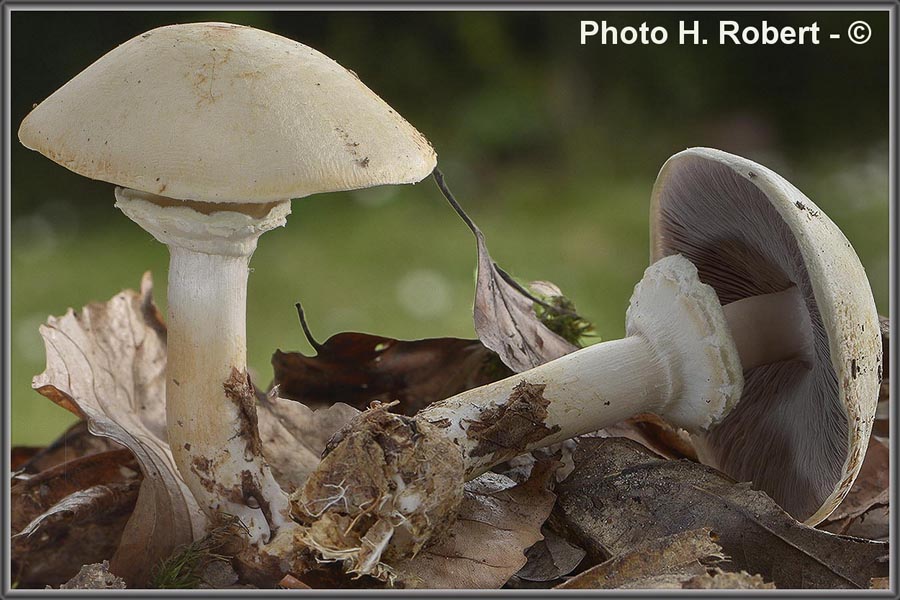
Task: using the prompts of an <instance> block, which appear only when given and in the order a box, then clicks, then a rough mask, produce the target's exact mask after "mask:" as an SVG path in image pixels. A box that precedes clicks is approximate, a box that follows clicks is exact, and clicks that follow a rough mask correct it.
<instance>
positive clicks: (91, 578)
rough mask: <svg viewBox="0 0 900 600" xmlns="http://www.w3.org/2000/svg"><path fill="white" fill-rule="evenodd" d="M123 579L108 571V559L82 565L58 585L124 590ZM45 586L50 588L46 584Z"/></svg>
mask: <svg viewBox="0 0 900 600" xmlns="http://www.w3.org/2000/svg"><path fill="white" fill-rule="evenodd" d="M125 587H126V586H125V580H124V579H122V578H121V577H116V576H115V575H113V574H112V573H110V572H109V561H106V560H104V561H103V562H101V563H93V564H88V565H84V566H83V567H81V570H80V571H78V574H77V575H75V577H73V578H72V579H70V580H69V581H67V582H66V583H64V584H62V585H61V586H59V589H61V590H124V589H125ZM47 588H49V589H52V588H50V586H49V585H48V586H47Z"/></svg>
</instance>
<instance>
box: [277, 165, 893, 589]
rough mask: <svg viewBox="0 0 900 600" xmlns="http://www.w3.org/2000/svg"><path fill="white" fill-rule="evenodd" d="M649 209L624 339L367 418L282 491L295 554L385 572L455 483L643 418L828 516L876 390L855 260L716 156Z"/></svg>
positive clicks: (812, 514)
mask: <svg viewBox="0 0 900 600" xmlns="http://www.w3.org/2000/svg"><path fill="white" fill-rule="evenodd" d="M652 215H653V222H652V230H653V249H652V256H653V258H654V259H658V260H656V262H654V263H653V264H651V265H650V267H648V268H647V270H646V272H645V274H644V277H643V279H642V280H641V281H640V282H639V283H638V284H637V286H636V287H635V290H634V294H633V296H632V298H631V302H630V306H629V308H628V311H627V314H626V333H627V335H626V337H625V338H624V339H621V340H614V341H608V342H603V343H599V344H595V345H593V346H589V347H586V348H583V349H581V350H578V351H576V352H573V353H571V354H568V355H566V356H563V357H561V358H558V359H556V360H553V361H550V362H548V363H545V364H543V365H541V366H538V367H536V368H534V369H531V370H528V371H525V372H522V373H519V374H516V375H513V376H512V377H509V378H507V379H504V380H502V381H498V382H496V383H492V384H489V385H486V386H483V387H480V388H476V389H473V390H469V391H466V392H463V393H461V394H458V395H456V396H454V397H451V398H448V399H446V400H443V401H440V402H437V403H435V404H432V405H430V406H428V407H426V408H425V409H423V410H422V411H420V412H419V413H418V414H417V415H415V416H414V417H406V416H403V415H396V414H391V413H389V412H388V411H387V410H386V408H387V407H385V406H376V407H375V408H374V409H370V410H368V411H366V412H364V413H363V414H362V415H360V416H359V417H357V419H356V420H355V421H354V422H353V423H351V425H349V426H348V427H346V428H345V429H344V430H342V431H340V432H338V433H337V434H336V435H335V437H334V438H333V439H332V441H331V442H330V443H329V446H328V447H327V448H326V451H325V454H324V458H323V461H322V463H321V464H320V465H319V468H318V470H317V471H315V472H314V473H313V474H312V475H311V476H310V477H309V479H308V480H307V482H306V484H305V486H304V487H303V488H301V489H300V490H299V491H298V492H296V493H295V494H294V495H293V496H292V503H293V506H294V516H295V518H296V519H297V520H299V521H301V522H302V523H304V529H303V530H302V533H301V534H300V535H301V536H302V537H303V539H304V541H305V543H307V544H308V545H310V546H312V547H314V548H316V549H317V550H318V552H319V553H320V554H321V556H322V557H323V558H324V559H329V560H341V561H343V562H344V563H345V568H347V569H348V570H350V571H353V572H358V573H370V574H373V575H376V576H379V577H386V578H389V577H390V575H391V569H390V566H389V565H390V563H391V562H392V561H393V560H395V559H398V558H401V557H405V556H409V555H412V554H415V553H416V552H417V551H418V550H419V549H420V548H422V547H423V546H424V545H425V544H426V543H427V542H428V540H429V539H431V538H433V537H434V536H435V535H437V534H439V533H440V532H441V531H443V530H444V528H446V527H447V523H448V522H450V521H452V519H453V517H454V513H455V510H456V506H457V505H458V503H459V502H460V499H461V496H462V483H463V481H464V480H465V479H471V478H472V477H474V476H476V475H478V474H480V473H483V472H485V471H486V470H488V469H490V468H491V467H492V466H494V465H496V464H498V463H501V462H503V461H505V460H508V459H510V458H512V457H513V456H516V455H518V454H521V453H524V452H527V451H529V450H533V449H536V448H539V447H543V446H548V445H550V444H553V443H556V442H559V441H562V440H565V439H568V438H572V437H575V436H577V435H580V434H585V433H588V432H591V431H596V430H599V429H602V428H604V427H607V426H610V425H613V424H615V423H617V422H619V421H621V420H623V419H626V418H628V417H630V416H633V415H635V414H637V413H641V412H654V413H657V414H658V415H660V416H662V417H663V418H665V419H666V420H668V421H669V422H670V423H672V424H673V425H676V426H678V427H682V428H684V429H686V430H688V431H689V432H690V433H692V434H694V435H696V436H697V437H698V439H699V440H700V441H701V444H702V446H703V449H704V455H705V456H709V457H711V458H710V459H711V460H713V461H714V464H717V465H720V466H721V467H722V468H723V469H724V470H726V472H729V473H732V474H735V475H736V476H737V477H738V478H741V479H743V480H750V481H752V482H753V484H754V486H756V487H759V488H762V489H763V490H765V491H767V492H769V493H770V494H771V495H772V496H773V498H774V499H775V500H776V501H778V502H780V503H782V506H784V508H786V509H787V510H788V511H790V512H791V513H792V514H793V515H794V516H795V517H796V518H798V519H800V520H804V521H805V522H806V523H808V524H815V523H817V522H819V521H821V520H822V519H824V518H825V517H826V516H827V515H828V514H829V513H830V512H831V511H832V510H833V509H834V508H835V507H836V506H837V503H839V502H840V499H842V498H843V497H844V495H846V493H847V492H848V490H849V488H850V485H851V484H852V482H853V480H854V478H855V477H856V474H857V473H858V471H859V468H860V466H861V463H862V454H863V453H864V451H865V447H866V443H867V440H868V435H869V431H870V429H871V425H872V421H873V418H874V412H875V407H876V402H877V398H878V386H879V380H880V377H881V365H880V361H881V356H882V353H881V337H880V334H879V326H878V316H877V313H876V309H875V303H874V300H873V298H872V293H871V290H870V288H869V284H868V281H867V279H866V277H865V273H864V271H863V268H862V265H861V264H860V261H859V259H858V257H857V256H856V254H855V253H854V251H853V249H852V247H851V246H850V244H849V242H848V241H847V239H846V238H845V237H844V236H843V234H842V233H841V232H840V230H839V229H838V228H837V226H836V225H834V223H833V222H831V221H830V220H829V219H828V218H827V217H826V216H825V215H824V213H822V211H821V210H820V209H819V208H818V207H816V205H815V204H813V203H812V202H811V201H810V200H809V199H808V198H806V196H804V195H803V194H802V193H801V192H800V191H798V190H797V189H796V188H794V187H793V186H792V185H791V184H790V183H788V182H787V181H786V180H784V179H783V178H781V177H780V176H779V175H777V174H776V173H774V172H773V171H771V170H769V169H767V168H765V167H763V166H761V165H758V164H756V163H754V162H752V161H749V160H746V159H743V158H741V157H738V156H734V155H731V154H727V153H725V152H721V151H717V150H711V149H691V150H687V151H685V152H682V153H680V154H678V155H676V156H674V157H672V158H671V159H670V160H669V161H668V162H667V163H666V164H665V166H664V167H663V169H662V170H661V172H660V175H659V178H658V180H657V184H656V186H655V188H654V193H653V211H652ZM723 305H724V306H723ZM351 465H353V467H352V468H353V469H355V470H353V471H351ZM357 465H362V466H357ZM779 477H780V478H781V479H780V480H779V479H778V478H779ZM783 482H786V483H783Z"/></svg>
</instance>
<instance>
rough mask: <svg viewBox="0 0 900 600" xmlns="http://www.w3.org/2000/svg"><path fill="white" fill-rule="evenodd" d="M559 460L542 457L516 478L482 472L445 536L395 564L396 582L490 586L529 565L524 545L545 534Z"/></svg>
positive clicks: (469, 487) (435, 586)
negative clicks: (528, 475) (552, 481)
mask: <svg viewBox="0 0 900 600" xmlns="http://www.w3.org/2000/svg"><path fill="white" fill-rule="evenodd" d="M558 464H559V463H556V462H553V461H544V462H542V463H539V464H538V465H536V466H535V468H534V469H533V470H532V475H531V478H530V479H529V480H528V481H526V482H525V483H521V484H519V485H516V483H515V482H514V481H513V480H511V479H509V478H508V477H504V476H503V475H499V474H497V473H490V472H488V473H484V474H483V475H481V476H480V477H477V478H476V479H473V480H472V481H470V482H468V483H466V491H465V497H464V499H463V502H462V505H461V506H460V509H459V518H458V519H457V520H456V522H455V523H454V524H453V525H452V526H451V527H450V530H449V531H448V532H447V533H446V534H445V536H444V537H443V539H441V540H439V541H437V542H436V543H434V545H432V546H428V547H427V548H425V549H424V550H422V551H421V552H420V553H419V554H418V555H417V556H416V557H414V558H411V559H406V560H404V561H401V562H399V563H397V564H395V565H392V567H393V568H394V570H395V571H396V572H397V573H398V578H397V582H396V585H397V586H398V587H415V588H429V589H472V588H477V589H492V588H499V587H501V586H502V585H503V584H504V583H506V581H507V580H508V579H509V578H510V577H512V576H513V575H514V574H515V573H516V572H517V571H518V570H519V569H521V568H522V566H523V565H524V564H525V560H526V559H525V549H526V548H528V547H529V546H531V545H532V544H534V543H535V542H536V541H538V540H539V539H541V525H542V524H543V523H544V521H545V520H546V519H547V516H548V515H549V514H550V510H551V509H552V508H553V502H554V500H555V498H556V496H555V495H554V494H553V492H551V491H550V490H549V489H548V488H547V486H548V482H549V481H550V479H551V477H552V476H553V471H554V470H555V469H556V467H557V466H558Z"/></svg>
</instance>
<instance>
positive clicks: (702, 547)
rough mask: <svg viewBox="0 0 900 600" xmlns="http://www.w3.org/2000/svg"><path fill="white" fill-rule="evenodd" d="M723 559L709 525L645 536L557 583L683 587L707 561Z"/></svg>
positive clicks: (570, 587)
mask: <svg viewBox="0 0 900 600" xmlns="http://www.w3.org/2000/svg"><path fill="white" fill-rule="evenodd" d="M724 559H725V555H724V554H722V548H721V547H719V545H718V544H716V542H715V536H713V535H712V534H711V531H710V530H709V528H700V529H691V530H687V531H681V532H678V533H674V534H672V535H667V536H665V537H662V538H656V539H649V540H646V541H644V542H642V543H641V544H638V545H637V546H635V547H634V548H632V549H630V550H628V551H627V552H624V553H622V554H620V555H618V556H615V557H613V558H611V559H609V560H607V561H605V562H603V563H601V564H599V565H597V566H595V567H591V568H590V569H588V570H587V571H584V572H583V573H580V574H579V575H577V576H575V577H573V578H571V579H569V580H568V581H566V582H565V583H563V584H562V585H559V586H557V587H558V588H561V589H567V590H573V589H654V588H661V587H681V584H682V583H683V582H686V581H688V580H689V579H692V578H693V577H697V576H700V575H706V569H707V566H708V565H714V564H717V563H719V562H721V561H722V560H724ZM672 583H674V584H675V585H670V584H672Z"/></svg>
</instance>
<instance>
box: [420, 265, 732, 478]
mask: <svg viewBox="0 0 900 600" xmlns="http://www.w3.org/2000/svg"><path fill="white" fill-rule="evenodd" d="M626 330H627V333H628V336H627V337H625V338H624V339H621V340H615V341H609V342H603V343H600V344H595V345H593V346H588V347H587V348H582V349H581V350H578V351H576V352H573V353H571V354H568V355H566V356H563V357H561V358H558V359H556V360H553V361H550V362H548V363H545V364H543V365H540V366H538V367H536V368H534V369H530V370H528V371H525V372H523V373H519V374H517V375H513V376H512V377H508V378H507V379H504V380H501V381H498V382H495V383H492V384H489V385H486V386H482V387H480V388H476V389H473V390H469V391H466V392H463V393H462V394H458V395H456V396H454V397H451V398H448V399H446V400H443V401H441V402H438V403H435V404H432V405H431V406H429V407H428V408H426V409H424V410H423V411H421V412H420V413H419V417H420V418H421V419H424V420H426V421H428V422H430V423H432V424H435V425H443V426H444V432H445V434H446V435H447V436H449V437H450V438H451V439H452V440H453V442H454V443H455V444H457V445H458V446H459V447H460V448H461V449H462V452H463V456H464V458H465V463H466V474H467V476H468V477H474V476H476V475H478V474H480V473H483V472H484V471H486V470H488V469H490V468H491V467H492V466H493V465H495V464H497V463H499V462H502V461H504V460H507V459H509V458H512V457H513V456H516V455H518V454H521V453H523V452H526V451H529V450H533V449H535V448H540V447H543V446H547V445H550V444H553V443H556V442H559V441H561V440H565V439H569V438H571V437H574V436H577V435H581V434H583V433H587V432H590V431H596V430H598V429H603V428H604V427H607V426H609V425H612V424H614V423H617V422H619V421H622V420H623V419H626V418H628V417H631V416H633V415H635V414H638V413H641V412H655V413H658V414H660V415H662V416H664V417H666V418H667V419H668V420H669V421H671V422H672V423H674V424H677V425H679V426H681V427H684V428H686V429H688V430H690V431H699V430H702V429H706V428H707V427H709V426H710V425H711V424H712V423H715V422H717V421H718V420H719V419H721V418H722V417H723V416H724V415H725V414H726V413H727V411H728V410H729V409H730V407H731V405H732V404H733V402H734V401H736V399H737V398H738V397H739V396H740V392H741V389H742V386H743V375H742V369H741V365H740V360H739V358H738V356H739V355H738V351H737V349H736V348H735V347H734V343H733V341H732V339H731V336H730V335H729V333H728V326H727V324H726V321H725V315H724V313H723V311H722V308H721V305H720V304H719V301H718V297H717V296H716V294H715V292H714V291H713V289H712V288H711V287H709V286H707V285H705V284H703V283H701V282H700V280H699V278H698V275H697V270H696V268H695V267H694V265H693V264H692V263H691V262H690V261H688V260H687V259H686V258H684V257H682V256H680V255H678V256H672V257H668V258H665V259H663V260H660V261H658V262H657V263H655V264H654V265H651V266H650V267H649V268H648V269H647V271H646V273H645V275H644V278H643V279H642V280H641V282H640V283H639V284H638V285H637V286H636V287H635V291H634V295H633V296H632V299H631V306H630V308H629V309H628V317H627V325H626ZM492 424H493V426H492Z"/></svg>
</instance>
